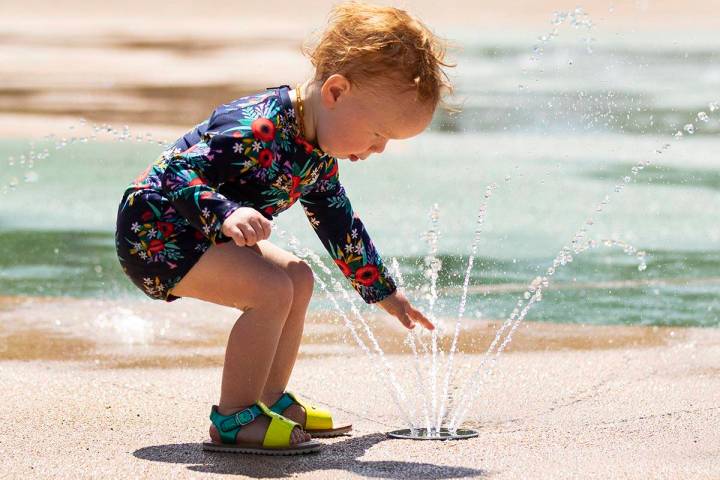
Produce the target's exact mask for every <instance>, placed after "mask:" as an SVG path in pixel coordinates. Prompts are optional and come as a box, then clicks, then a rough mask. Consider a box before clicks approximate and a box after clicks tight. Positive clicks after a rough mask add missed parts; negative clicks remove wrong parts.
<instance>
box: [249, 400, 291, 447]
mask: <svg viewBox="0 0 720 480" xmlns="http://www.w3.org/2000/svg"><path fill="white" fill-rule="evenodd" d="M257 405H258V406H259V407H260V409H261V410H262V411H263V413H264V414H265V415H267V416H269V417H270V425H268V429H267V431H266V432H265V438H264V439H263V447H269V448H273V447H289V446H290V436H291V434H292V431H293V429H294V428H295V427H300V424H299V423H297V422H293V421H292V420H290V419H289V418H285V417H283V416H282V415H279V414H277V413H275V412H273V411H271V410H270V409H269V408H268V407H267V406H266V405H265V404H264V403H262V402H257ZM301 428H302V427H301Z"/></svg>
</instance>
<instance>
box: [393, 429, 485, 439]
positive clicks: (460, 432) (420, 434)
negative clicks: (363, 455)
mask: <svg viewBox="0 0 720 480" xmlns="http://www.w3.org/2000/svg"><path fill="white" fill-rule="evenodd" d="M387 435H388V437H391V438H400V439H405V440H465V439H468V438H474V437H477V436H478V435H479V433H478V431H477V430H470V429H468V428H458V429H456V430H450V429H447V428H441V429H440V430H437V429H434V428H431V429H430V431H429V432H428V429H427V428H412V429H411V428H403V429H402V430H393V431H392V432H388V434H387Z"/></svg>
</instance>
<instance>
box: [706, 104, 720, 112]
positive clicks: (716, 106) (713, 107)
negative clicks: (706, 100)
mask: <svg viewBox="0 0 720 480" xmlns="http://www.w3.org/2000/svg"><path fill="white" fill-rule="evenodd" d="M708 109H710V111H711V112H714V111H715V110H720V104H718V103H717V102H710V104H709V105H708Z"/></svg>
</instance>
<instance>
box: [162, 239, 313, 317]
mask: <svg viewBox="0 0 720 480" xmlns="http://www.w3.org/2000/svg"><path fill="white" fill-rule="evenodd" d="M308 282H310V285H309V288H310V290H312V272H311V271H310V268H309V267H308V266H307V265H306V264H305V263H304V262H302V261H301V260H300V259H299V258H297V257H296V256H295V255H293V254H291V253H290V252H287V251H285V250H283V249H282V248H280V247H278V246H276V245H273V244H272V243H270V242H269V241H267V240H261V241H260V242H258V243H257V244H256V245H254V246H252V247H239V246H237V245H236V244H235V243H234V242H225V243H221V244H213V245H211V246H210V248H208V249H207V250H206V251H205V253H203V255H202V256H201V257H200V259H199V260H198V261H197V263H195V265H193V267H192V268H191V269H190V271H189V272H188V273H187V274H185V276H184V277H183V278H182V280H181V281H180V282H178V283H177V284H176V285H175V287H173V289H172V290H171V293H172V294H173V295H176V296H178V297H193V298H198V299H200V300H204V301H208V302H212V303H216V304H220V305H225V306H228V307H235V308H239V309H241V310H246V309H248V308H252V307H254V306H256V304H258V303H261V302H263V301H267V300H270V299H272V298H273V297H277V296H282V295H287V294H288V290H289V291H290V293H289V294H290V295H292V294H293V292H292V291H293V290H297V289H298V288H303V287H304V285H303V284H306V283H308Z"/></svg>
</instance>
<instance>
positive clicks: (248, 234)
mask: <svg viewBox="0 0 720 480" xmlns="http://www.w3.org/2000/svg"><path fill="white" fill-rule="evenodd" d="M238 227H239V228H240V231H241V232H242V234H243V237H245V245H246V246H249V247H251V246H253V245H255V243H257V238H256V235H255V230H253V228H252V226H250V225H243V224H240V225H238Z"/></svg>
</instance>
